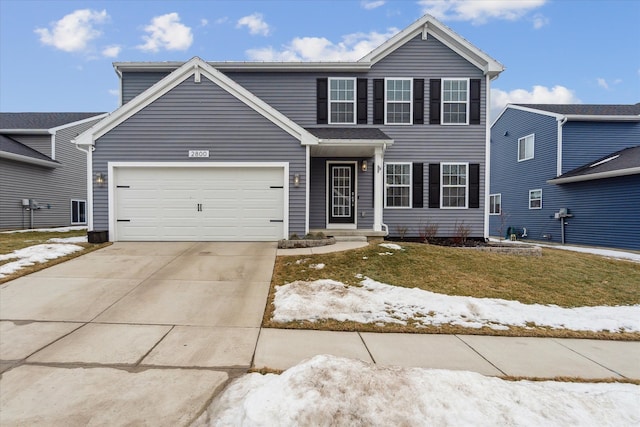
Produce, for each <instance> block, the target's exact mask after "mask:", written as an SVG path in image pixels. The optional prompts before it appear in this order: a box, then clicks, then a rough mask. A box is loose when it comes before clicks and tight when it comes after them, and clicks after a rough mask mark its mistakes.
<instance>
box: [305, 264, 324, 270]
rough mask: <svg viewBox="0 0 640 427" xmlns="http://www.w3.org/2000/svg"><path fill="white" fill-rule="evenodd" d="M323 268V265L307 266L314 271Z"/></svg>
mask: <svg viewBox="0 0 640 427" xmlns="http://www.w3.org/2000/svg"><path fill="white" fill-rule="evenodd" d="M324 267H325V265H324V264H309V268H313V269H314V270H322V269H323V268H324Z"/></svg>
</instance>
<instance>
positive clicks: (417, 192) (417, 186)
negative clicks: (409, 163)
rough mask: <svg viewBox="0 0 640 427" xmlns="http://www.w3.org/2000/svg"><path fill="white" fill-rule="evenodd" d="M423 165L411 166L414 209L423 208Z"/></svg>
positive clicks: (415, 164)
mask: <svg viewBox="0 0 640 427" xmlns="http://www.w3.org/2000/svg"><path fill="white" fill-rule="evenodd" d="M423 166H424V165H423V164H422V163H414V164H413V183H412V184H413V194H412V198H413V201H412V202H413V206H412V207H414V208H422V207H424V200H423V199H424V196H423V195H424V176H423Z"/></svg>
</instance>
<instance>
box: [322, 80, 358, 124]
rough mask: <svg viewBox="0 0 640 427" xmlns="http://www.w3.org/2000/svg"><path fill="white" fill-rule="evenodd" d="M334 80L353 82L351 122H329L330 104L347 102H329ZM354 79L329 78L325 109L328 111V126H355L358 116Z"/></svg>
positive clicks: (356, 84) (356, 85) (356, 91)
mask: <svg viewBox="0 0 640 427" xmlns="http://www.w3.org/2000/svg"><path fill="white" fill-rule="evenodd" d="M334 80H352V81H353V121H352V122H333V121H331V104H332V103H341V104H342V103H344V104H346V103H348V102H349V101H331V82H332V81H334ZM356 80H357V79H356V78H355V77H329V82H328V85H327V91H328V93H327V100H328V102H327V108H328V109H329V111H328V112H327V116H328V121H327V123H328V124H330V125H355V124H356V120H357V116H358V111H357V109H358V82H357V81H356Z"/></svg>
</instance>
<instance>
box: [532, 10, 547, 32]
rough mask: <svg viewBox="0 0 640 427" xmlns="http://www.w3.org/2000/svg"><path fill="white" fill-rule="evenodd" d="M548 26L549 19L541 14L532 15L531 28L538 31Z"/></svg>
mask: <svg viewBox="0 0 640 427" xmlns="http://www.w3.org/2000/svg"><path fill="white" fill-rule="evenodd" d="M548 24H549V18H547V17H546V16H544V15H543V14H541V13H536V14H535V15H533V28H535V29H536V30H539V29H540V28H542V27H544V26H545V25H548Z"/></svg>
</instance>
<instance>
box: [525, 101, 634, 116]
mask: <svg viewBox="0 0 640 427" xmlns="http://www.w3.org/2000/svg"><path fill="white" fill-rule="evenodd" d="M515 105H519V106H521V107H527V108H533V109H535V110H542V111H548V112H550V113H556V114H565V115H581V116H637V115H640V103H637V104H618V105H614V104H611V105H606V104H515Z"/></svg>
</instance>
